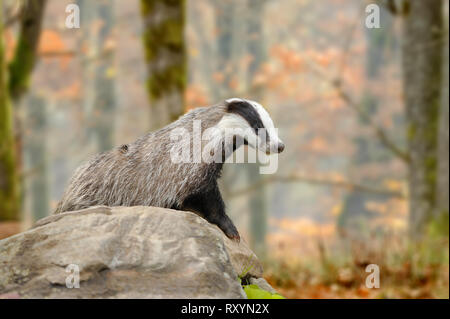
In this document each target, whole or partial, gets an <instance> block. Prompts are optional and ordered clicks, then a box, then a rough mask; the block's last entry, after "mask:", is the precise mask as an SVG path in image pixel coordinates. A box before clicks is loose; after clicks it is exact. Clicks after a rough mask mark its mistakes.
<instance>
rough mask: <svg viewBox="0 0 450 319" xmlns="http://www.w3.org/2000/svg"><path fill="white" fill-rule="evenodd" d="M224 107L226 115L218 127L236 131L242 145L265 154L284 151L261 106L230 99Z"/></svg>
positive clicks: (242, 100)
mask: <svg viewBox="0 0 450 319" xmlns="http://www.w3.org/2000/svg"><path fill="white" fill-rule="evenodd" d="M225 107H226V114H225V116H224V117H223V118H222V120H221V121H220V123H219V126H221V127H222V128H226V129H229V128H233V129H237V130H236V131H237V132H240V133H237V136H236V137H238V138H241V140H243V143H244V144H246V145H249V146H251V147H253V148H255V149H258V150H260V151H262V152H265V153H266V154H273V153H281V152H282V151H283V150H284V143H283V142H282V141H281V140H280V138H279V137H278V134H277V130H276V129H275V127H274V125H273V121H272V119H271V118H270V116H269V113H267V111H266V110H265V109H264V107H263V106H262V105H261V104H259V103H257V102H255V101H250V100H244V99H240V98H232V99H228V100H226V101H225ZM239 146H240V145H237V147H239Z"/></svg>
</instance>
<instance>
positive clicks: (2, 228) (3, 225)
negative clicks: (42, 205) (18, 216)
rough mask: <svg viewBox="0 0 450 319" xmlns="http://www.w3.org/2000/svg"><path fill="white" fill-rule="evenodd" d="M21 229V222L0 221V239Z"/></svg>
mask: <svg viewBox="0 0 450 319" xmlns="http://www.w3.org/2000/svg"><path fill="white" fill-rule="evenodd" d="M20 231H21V223H20V222H0V239H3V238H6V237H9V236H12V235H14V234H17V233H19V232H20Z"/></svg>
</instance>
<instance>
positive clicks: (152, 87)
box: [141, 0, 187, 130]
mask: <svg viewBox="0 0 450 319" xmlns="http://www.w3.org/2000/svg"><path fill="white" fill-rule="evenodd" d="M185 10H186V1H185V0H158V1H155V0H141V13H142V18H143V21H144V39H143V41H144V47H145V59H146V63H147V71H148V79H147V90H148V94H149V97H150V103H151V122H150V125H151V127H150V128H151V129H152V130H154V129H158V128H160V127H162V126H164V125H166V124H168V123H170V122H172V121H174V120H176V119H178V117H179V116H180V115H182V114H183V113H184V91H185V88H186V82H187V57H186V47H185V38H184V26H185Z"/></svg>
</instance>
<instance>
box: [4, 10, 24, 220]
mask: <svg viewBox="0 0 450 319" xmlns="http://www.w3.org/2000/svg"><path fill="white" fill-rule="evenodd" d="M0 9H1V10H0V35H1V37H0V220H8V219H14V218H16V217H17V212H18V211H19V204H20V201H19V180H18V172H17V168H16V152H15V143H14V133H13V113H12V107H11V102H10V98H9V96H10V93H9V87H8V75H7V74H8V72H7V67H6V62H5V48H4V45H3V1H0Z"/></svg>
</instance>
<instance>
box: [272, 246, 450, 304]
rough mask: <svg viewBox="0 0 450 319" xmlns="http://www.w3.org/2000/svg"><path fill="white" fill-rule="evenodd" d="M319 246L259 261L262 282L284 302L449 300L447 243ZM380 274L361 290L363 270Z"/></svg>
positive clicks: (365, 278)
mask: <svg viewBox="0 0 450 319" xmlns="http://www.w3.org/2000/svg"><path fill="white" fill-rule="evenodd" d="M357 246H358V249H347V250H344V249H340V248H339V247H338V245H334V246H332V247H333V248H332V249H325V248H324V247H323V246H320V249H318V252H317V253H316V254H310V255H307V254H305V253H299V254H297V256H301V257H302V258H301V259H300V258H298V257H297V258H296V257H295V256H296V255H295V254H294V253H293V252H292V250H290V252H289V254H287V255H285V256H284V257H283V255H284V254H281V255H280V250H278V251H277V250H275V248H274V247H271V248H269V251H270V249H274V250H275V251H277V253H278V254H277V256H276V258H275V259H270V260H265V261H264V273H265V278H266V279H267V281H268V282H269V283H270V284H271V285H272V286H273V287H274V288H275V289H276V290H277V291H278V292H279V293H280V294H282V295H283V296H284V297H286V298H296V299H303V298H307V299H334V298H346V299H347V298H351V299H354V298H357V299H361V298H362V299H374V298H375V299H379V298H382V299H385V298H386V299H397V298H401V299H410V298H411V299H428V298H444V299H448V298H449V258H448V253H449V244H448V237H447V238H443V239H440V240H437V241H432V242H429V241H428V242H423V243H420V244H417V245H410V244H409V245H399V246H397V247H394V246H395V245H390V246H388V245H386V243H384V244H382V245H371V247H368V246H367V245H366V246H363V245H357ZM369 264H375V265H377V266H378V269H379V288H369V287H367V286H366V280H367V277H368V276H369V275H370V274H371V273H372V272H370V269H367V266H368V265H369Z"/></svg>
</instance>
